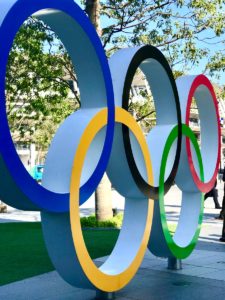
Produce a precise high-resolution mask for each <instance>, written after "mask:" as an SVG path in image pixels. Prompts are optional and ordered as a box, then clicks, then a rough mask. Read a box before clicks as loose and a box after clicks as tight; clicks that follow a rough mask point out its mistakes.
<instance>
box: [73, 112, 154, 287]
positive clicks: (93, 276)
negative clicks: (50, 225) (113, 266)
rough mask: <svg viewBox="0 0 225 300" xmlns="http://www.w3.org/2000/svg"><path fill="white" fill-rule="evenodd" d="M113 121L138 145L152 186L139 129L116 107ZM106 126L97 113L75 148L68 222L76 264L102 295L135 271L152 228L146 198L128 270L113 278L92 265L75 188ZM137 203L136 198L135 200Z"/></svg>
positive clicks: (104, 115) (150, 203) (150, 204)
mask: <svg viewBox="0 0 225 300" xmlns="http://www.w3.org/2000/svg"><path fill="white" fill-rule="evenodd" d="M115 118H116V122H118V123H122V124H124V125H126V126H128V128H129V129H130V130H131V131H132V132H133V134H134V135H135V137H136V139H137V141H138V142H139V144H140V147H141V150H142V152H143V157H144V160H145V165H146V170H147V177H148V182H149V183H150V184H153V171H152V164H151V160H150V155H149V150H148V146H147V144H146V141H145V137H144V136H143V134H142V131H141V129H140V127H139V126H138V125H137V123H136V121H135V120H134V119H133V117H132V116H131V115H130V114H129V113H128V112H127V111H125V110H124V109H122V108H119V107H117V108H116V111H115ZM106 124H107V109H103V110H101V111H100V112H99V113H98V114H97V115H96V116H95V117H94V118H93V119H92V120H91V122H90V123H89V124H88V126H87V128H86V129H85V132H84V134H83V135H82V137H81V140H80V144H79V146H78V148H77V151H76V154H75V158H74V162H73V167H72V175H71V182H70V223H71V230H72V236H73V243H74V247H75V250H76V254H77V257H78V260H79V262H80V265H81V267H82V269H83V271H84V273H85V274H86V276H87V278H88V279H89V280H90V282H91V283H92V284H93V285H94V286H95V287H97V288H98V289H100V290H102V291H106V292H114V291H117V290H120V289H121V288H123V287H124V286H125V285H126V284H127V283H128V282H129V281H130V280H131V279H132V278H133V276H134V275H135V273H136V272H137V270H138V268H139V266H140V264H141V262H142V260H143V257H144V255H145V252H146V248H147V244H148V241H149V235H150V232H151V227H152V218H153V207H154V201H152V200H150V199H148V200H147V201H148V212H147V218H146V225H145V229H144V232H143V238H142V241H141V243H140V247H139V249H138V251H137V254H136V256H135V258H134V260H133V261H132V263H131V264H130V265H129V267H128V268H127V269H126V270H125V271H123V272H121V273H119V274H116V275H110V274H106V273H103V272H102V271H101V270H100V269H98V268H97V266H96V265H95V264H94V263H93V261H92V259H91V257H90V255H89V253H88V251H87V248H86V245H85V242H84V239H83V234H82V229H81V225H80V214H79V187H80V178H81V173H82V167H83V163H84V160H85V156H86V153H87V150H88V148H89V146H90V144H91V142H92V140H93V139H94V137H95V135H96V134H97V133H98V131H99V130H100V129H101V128H102V127H104V126H105V125H106ZM137 201H138V199H137Z"/></svg>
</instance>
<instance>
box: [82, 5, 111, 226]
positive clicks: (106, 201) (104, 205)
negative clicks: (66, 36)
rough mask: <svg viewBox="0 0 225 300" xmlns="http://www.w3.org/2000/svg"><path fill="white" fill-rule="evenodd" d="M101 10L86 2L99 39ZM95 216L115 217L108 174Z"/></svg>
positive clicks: (97, 196) (99, 190)
mask: <svg viewBox="0 0 225 300" xmlns="http://www.w3.org/2000/svg"><path fill="white" fill-rule="evenodd" d="M100 9H101V5H100V1H99V0H86V2H85V11H86V13H87V14H88V16H89V18H90V20H91V22H92V24H93V25H94V27H95V29H96V31H97V33H98V35H99V37H101V35H102V30H101V23H100ZM95 214H96V218H97V220H98V221H104V220H107V219H110V218H112V216H113V211H112V190H111V183H110V181H109V179H108V177H107V175H106V174H104V176H103V178H102V180H101V182H100V183H99V186H98V187H97V190H96V192H95Z"/></svg>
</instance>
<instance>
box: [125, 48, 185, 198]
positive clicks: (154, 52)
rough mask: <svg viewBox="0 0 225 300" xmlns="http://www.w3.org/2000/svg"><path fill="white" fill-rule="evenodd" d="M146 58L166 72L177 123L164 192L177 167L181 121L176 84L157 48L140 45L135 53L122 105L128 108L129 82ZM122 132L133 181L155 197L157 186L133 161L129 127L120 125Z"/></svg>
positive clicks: (146, 194) (127, 77)
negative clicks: (145, 178)
mask: <svg viewBox="0 0 225 300" xmlns="http://www.w3.org/2000/svg"><path fill="white" fill-rule="evenodd" d="M147 59H154V60H156V61H157V62H158V63H160V64H161V65H162V67H163V68H164V70H165V72H166V73H167V76H168V78H169V81H170V84H171V87H172V91H173V96H174V99H175V106H176V112H177V124H176V125H178V138H177V149H176V155H175V160H174V163H173V167H172V169H171V172H170V174H169V176H168V178H167V180H166V182H165V185H164V189H165V190H164V192H165V193H166V192H167V191H168V190H169V189H170V187H171V185H172V184H173V182H174V179H175V176H176V173H177V169H178V164H179V159H180V153H181V142H182V123H181V110H180V101H179V96H178V91H177V86H176V82H175V79H174V76H173V73H172V70H171V68H170V66H169V64H168V62H167V60H166V58H165V57H164V55H163V54H162V53H161V52H160V51H159V50H158V49H157V48H155V47H153V46H150V45H147V46H143V47H141V48H140V49H139V50H138V51H137V52H136V53H135V55H134V57H133V59H132V60H131V62H130V65H129V67H128V70H127V73H126V78H125V83H124V88H123V97H122V107H123V108H124V109H125V110H128V105H129V95H130V89H131V84H132V81H133V78H134V75H135V72H136V70H137V68H138V67H139V66H140V64H141V63H142V62H143V61H145V60H147ZM153 98H154V94H153ZM122 133H123V143H124V149H125V153H126V158H127V161H128V165H129V168H130V171H131V174H132V176H133V179H134V181H135V183H136V184H137V186H138V188H139V189H140V191H141V192H142V193H143V194H144V195H145V196H147V197H148V198H153V199H157V198H158V195H159V188H158V187H154V186H151V185H149V184H148V183H147V182H146V181H145V180H144V179H143V177H142V175H141V174H140V172H139V170H138V167H137V165H136V163H135V159H134V155H133V152H132V146H131V141H130V135H129V128H127V127H126V126H125V125H122Z"/></svg>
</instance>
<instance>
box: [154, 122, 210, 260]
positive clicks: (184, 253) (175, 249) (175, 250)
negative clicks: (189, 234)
mask: <svg viewBox="0 0 225 300" xmlns="http://www.w3.org/2000/svg"><path fill="white" fill-rule="evenodd" d="M182 134H183V135H185V136H186V137H188V138H189V139H190V140H191V142H192V144H193V146H194V149H195V151H196V154H197V159H198V164H199V169H200V178H201V180H202V181H203V182H204V171H203V163H202V156H201V152H200V148H199V145H198V142H197V139H196V137H195V135H194V133H193V131H192V130H191V129H190V128H189V127H188V126H187V125H185V124H182ZM177 136H178V126H175V127H174V128H173V129H172V131H171V133H170V135H169V137H168V139H167V141H166V145H165V148H164V151H163V155H162V162H161V167H160V176H159V207H160V217H161V224H162V230H163V233H164V236H165V240H166V243H167V246H168V248H169V250H170V251H171V253H172V255H173V256H175V257H176V258H178V259H184V258H186V257H188V256H189V255H190V254H191V252H192V251H193V249H194V247H195V245H196V243H197V241H198V236H199V233H200V229H201V224H202V220H203V209H204V197H203V193H201V208H200V213H199V219H198V226H197V228H196V231H195V234H194V236H193V238H192V240H191V242H190V243H189V244H188V245H187V246H186V247H180V246H178V245H177V244H176V243H175V242H174V240H173V237H172V235H171V233H170V231H169V228H168V225H167V220H166V213H165V206H164V177H165V170H166V163H167V158H168V155H169V152H170V148H171V146H172V144H173V142H174V141H175V139H176V138H177Z"/></svg>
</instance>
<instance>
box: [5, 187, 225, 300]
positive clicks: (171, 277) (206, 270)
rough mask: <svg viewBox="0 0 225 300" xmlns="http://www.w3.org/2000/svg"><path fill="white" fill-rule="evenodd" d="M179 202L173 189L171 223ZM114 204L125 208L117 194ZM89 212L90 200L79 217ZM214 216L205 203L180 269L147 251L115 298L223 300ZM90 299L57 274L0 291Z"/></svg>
mask: <svg viewBox="0 0 225 300" xmlns="http://www.w3.org/2000/svg"><path fill="white" fill-rule="evenodd" d="M222 189H223V185H222V184H219V199H220V202H221V199H222ZM177 198H179V192H178V191H177V190H176V188H173V191H172V192H171V193H170V194H169V195H168V196H167V199H166V204H167V205H166V211H167V219H168V221H169V222H172V223H176V222H177V220H178V219H179V212H180V207H179V201H178V202H177ZM174 199H176V201H175V200H174ZM114 201H115V202H116V203H115V202H114V203H115V204H114V206H115V207H117V208H119V209H122V208H123V202H124V200H123V199H122V198H121V197H120V196H119V195H118V194H115V192H114ZM91 203H92V204H91ZM93 209H94V208H93V199H90V200H89V202H88V203H87V204H86V205H84V206H83V208H82V209H81V215H88V214H90V213H92V212H93ZM218 214H219V210H215V209H214V205H213V201H212V199H208V200H207V201H206V203H205V214H204V221H203V226H202V230H201V234H200V238H199V242H198V245H197V247H196V250H195V251H194V252H193V253H192V255H191V256H190V257H189V258H188V259H186V260H184V261H183V269H182V270H179V271H171V270H168V269H167V261H166V260H165V259H162V258H156V257H155V256H153V255H152V254H150V253H149V252H148V253H147V254H146V256H145V259H144V261H143V263H142V265H141V268H140V269H139V271H138V273H137V275H136V276H135V278H134V279H133V280H132V282H131V283H130V284H129V285H128V286H127V287H126V288H124V289H123V290H121V291H120V292H118V293H117V294H116V297H117V299H120V300H125V299H127V300H128V299H135V300H146V299H147V300H148V299H149V300H151V299H152V300H161V299H163V300H164V299H166V300H170V299H171V300H172V299H173V300H174V299H175V300H176V299H179V300H180V299H184V300H186V299H188V300H190V299H192V300H195V299H196V300H199V299H210V300H211V299H216V297H218V299H224V298H225V297H224V294H225V244H223V243H220V242H219V237H220V236H221V231H222V221H220V220H217V219H215V217H216V216H217V215H218ZM38 220H40V215H39V213H38V212H21V211H18V210H14V209H12V208H9V212H8V213H7V214H0V222H11V221H17V222H18V221H38ZM99 260H100V259H99ZM94 297H95V291H91V290H82V289H79V288H74V287H71V286H70V285H68V284H67V283H65V282H64V281H63V280H62V279H61V278H60V277H59V275H58V274H57V273H56V272H50V273H46V274H43V275H41V276H36V277H33V278H29V279H26V280H23V281H19V282H15V283H11V284H8V285H5V286H2V287H0V299H4V300H31V299H32V300H39V299H40V300H70V299H76V300H81V299H82V300H84V299H87V300H88V299H94Z"/></svg>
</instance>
